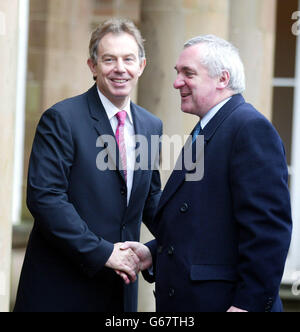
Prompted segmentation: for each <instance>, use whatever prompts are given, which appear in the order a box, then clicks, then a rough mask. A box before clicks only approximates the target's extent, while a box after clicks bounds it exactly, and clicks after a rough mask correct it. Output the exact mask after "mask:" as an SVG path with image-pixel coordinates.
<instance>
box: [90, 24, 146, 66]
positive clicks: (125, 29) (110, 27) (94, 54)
mask: <svg viewBox="0 0 300 332" xmlns="http://www.w3.org/2000/svg"><path fill="white" fill-rule="evenodd" d="M108 33H114V34H120V33H128V34H129V35H131V36H132V37H133V38H134V39H135V40H136V42H137V44H138V48H139V58H140V61H142V60H143V59H145V57H146V54H145V48H144V39H143V38H142V35H141V33H140V31H139V30H138V28H137V27H136V26H135V24H134V23H133V22H132V21H130V20H128V19H122V18H112V19H110V20H107V21H105V22H104V23H103V24H101V25H99V26H98V27H97V28H96V29H95V30H94V32H93V33H92V36H91V40H90V46H89V51H90V58H91V59H92V61H93V62H94V63H95V64H96V63H97V61H98V46H99V43H100V41H101V39H102V38H103V37H104V36H105V35H107V34H108Z"/></svg>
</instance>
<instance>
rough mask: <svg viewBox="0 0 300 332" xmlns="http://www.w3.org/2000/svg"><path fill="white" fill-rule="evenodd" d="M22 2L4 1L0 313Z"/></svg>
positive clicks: (0, 14) (4, 300)
mask: <svg viewBox="0 0 300 332" xmlns="http://www.w3.org/2000/svg"><path fill="white" fill-rule="evenodd" d="M18 4H19V1H18V0H10V1H1V2H0V49H1V52H0V72H1V75H0V87H1V88H0V100H1V103H0V124H1V130H0V151H1V163H0V174H1V188H0V312H6V311H8V310H9V289H10V263H11V234H12V186H13V183H12V178H13V176H12V170H13V163H14V130H15V110H16V68H17V54H18V51H17V45H18V20H17V19H16V13H18Z"/></svg>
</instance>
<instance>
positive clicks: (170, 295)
mask: <svg viewBox="0 0 300 332" xmlns="http://www.w3.org/2000/svg"><path fill="white" fill-rule="evenodd" d="M174 295H175V289H174V288H171V289H170V290H169V297H173V296H174Z"/></svg>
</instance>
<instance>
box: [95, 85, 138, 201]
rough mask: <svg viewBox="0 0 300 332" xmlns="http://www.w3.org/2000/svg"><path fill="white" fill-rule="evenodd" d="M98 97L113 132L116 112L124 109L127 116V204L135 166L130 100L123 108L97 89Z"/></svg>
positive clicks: (134, 143) (116, 121)
mask: <svg viewBox="0 0 300 332" xmlns="http://www.w3.org/2000/svg"><path fill="white" fill-rule="evenodd" d="M98 94H99V98H100V100H101V102H102V104H103V107H104V109H105V111H106V114H107V116H108V119H109V122H110V125H111V127H112V130H113V132H114V134H116V131H117V127H118V119H117V117H116V114H117V113H118V112H120V111H126V113H127V116H126V120H125V127H124V136H125V137H124V138H125V146H126V159H127V205H128V204H129V200H130V195H131V190H132V184H133V175H134V167H135V145H136V142H135V132H134V125H133V119H132V114H131V109H130V100H128V103H127V105H126V106H125V107H124V109H122V110H120V109H118V108H117V107H116V106H115V105H114V104H113V103H112V102H111V101H110V100H109V99H107V98H106V97H105V96H104V95H103V94H102V93H101V92H100V90H99V89H98Z"/></svg>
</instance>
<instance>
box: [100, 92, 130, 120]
mask: <svg viewBox="0 0 300 332" xmlns="http://www.w3.org/2000/svg"><path fill="white" fill-rule="evenodd" d="M97 91H98V95H99V98H100V100H101V102H102V105H103V107H104V109H105V112H106V114H107V116H108V119H109V121H110V120H111V119H112V118H113V117H114V116H116V114H117V113H118V112H120V111H126V113H127V115H128V119H129V121H130V122H131V124H133V120H132V114H131V107H130V98H129V100H128V103H127V104H126V106H125V107H124V108H123V109H122V110H120V109H118V107H116V106H115V105H114V104H113V103H112V102H111V101H110V100H109V99H108V98H107V97H105V96H104V94H103V93H102V92H101V91H100V90H99V88H98V86H97Z"/></svg>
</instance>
